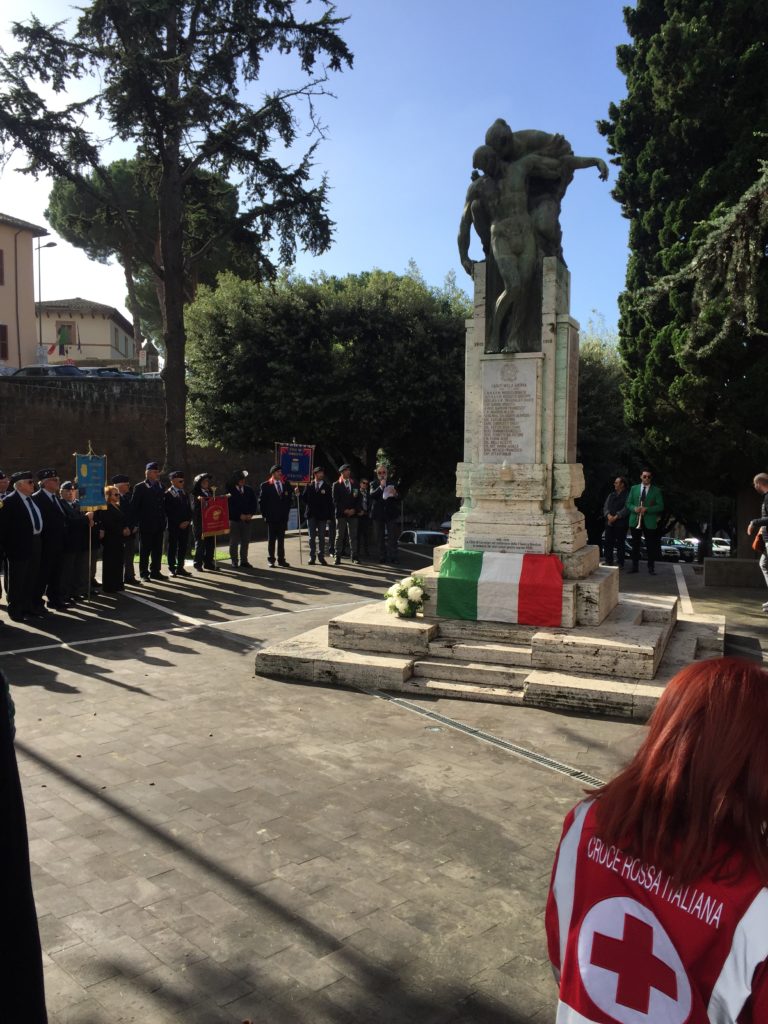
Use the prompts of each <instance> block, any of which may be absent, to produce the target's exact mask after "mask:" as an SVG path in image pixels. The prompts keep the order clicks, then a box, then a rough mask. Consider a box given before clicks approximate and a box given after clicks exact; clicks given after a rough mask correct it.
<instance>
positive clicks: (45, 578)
mask: <svg viewBox="0 0 768 1024" xmlns="http://www.w3.org/2000/svg"><path fill="white" fill-rule="evenodd" d="M37 478H38V480H39V483H40V486H39V488H38V489H37V490H36V491H35V493H34V494H33V495H32V501H34V503H35V504H36V505H37V507H38V509H39V510H40V514H41V515H42V517H43V544H42V551H41V554H40V572H39V575H38V578H37V588H36V592H35V597H34V600H33V607H34V608H36V609H38V610H39V609H40V608H41V607H42V606H43V595H45V597H47V599H48V607H49V608H53V609H55V610H56V611H59V612H65V611H66V610H67V605H66V602H65V601H64V596H63V594H62V592H61V574H62V570H63V565H64V548H65V547H66V540H67V513H66V510H65V508H64V505H63V503H62V501H61V498H59V476H58V474H57V472H56V470H55V469H41V470H40V472H39V473H38V474H37Z"/></svg>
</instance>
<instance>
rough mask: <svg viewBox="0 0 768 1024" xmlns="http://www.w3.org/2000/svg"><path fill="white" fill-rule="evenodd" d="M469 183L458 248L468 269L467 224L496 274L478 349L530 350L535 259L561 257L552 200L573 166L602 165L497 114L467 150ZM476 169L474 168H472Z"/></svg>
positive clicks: (534, 332) (536, 289)
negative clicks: (483, 339) (518, 128)
mask: <svg viewBox="0 0 768 1024" xmlns="http://www.w3.org/2000/svg"><path fill="white" fill-rule="evenodd" d="M472 163H473V167H474V171H473V174H472V183H471V185H470V186H469V189H468V190H467V196H466V200H465V203H464V210H463V212H462V216H461V224H460V226H459V240H458V241H459V255H460V257H461V264H462V266H463V267H464V269H465V270H466V271H467V273H468V274H470V276H471V275H472V274H473V272H474V263H473V261H472V260H471V259H470V258H469V240H470V229H471V227H472V225H473V224H474V227H475V230H476V231H477V234H478V236H479V238H480V241H481V243H482V245H483V251H484V253H485V257H486V260H487V262H488V264H489V265H490V264H493V265H494V266H495V268H496V270H497V271H498V276H499V277H500V282H499V287H498V289H497V291H498V294H497V295H493V296H492V300H493V309H492V315H491V316H490V318H489V328H488V331H487V336H486V343H485V350H486V352H529V351H536V350H537V349H538V348H539V347H540V344H541V340H540V335H541V324H540V319H541V318H540V285H541V263H542V260H543V258H544V257H545V256H556V257H557V258H559V259H560V260H561V261H563V262H564V260H563V250H562V230H561V228H560V204H561V202H562V199H563V196H564V195H565V192H566V189H567V188H568V186H569V185H570V183H571V181H572V180H573V173H574V171H576V170H580V169H582V168H585V167H597V168H598V170H599V172H600V178H601V180H603V181H605V180H606V179H607V177H608V168H607V166H606V164H605V162H604V161H603V160H601V159H600V158H599V157H578V156H575V155H574V153H573V150H572V149H571V146H570V144H569V143H568V142H567V141H566V139H565V138H564V137H563V136H562V135H551V134H549V133H548V132H541V131H536V130H533V129H529V130H525V131H518V132H513V131H512V129H511V128H510V127H509V125H508V124H507V122H506V121H504V120H502V119H501V118H499V119H498V120H496V121H494V123H493V124H492V125H491V127H490V128H489V129H488V131H487V132H486V136H485V145H483V146H480V147H479V148H478V149H476V150H475V153H474V155H473V161H472ZM479 172H482V173H479Z"/></svg>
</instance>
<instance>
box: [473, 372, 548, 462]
mask: <svg viewBox="0 0 768 1024" xmlns="http://www.w3.org/2000/svg"><path fill="white" fill-rule="evenodd" d="M538 368H539V360H536V359H520V358H517V359H516V358H508V359H484V360H483V361H482V377H483V398H482V402H483V416H482V427H481V441H480V461H481V462H491V463H500V462H504V460H505V459H506V460H507V461H508V462H511V463H534V462H536V461H537V458H536V454H537V453H536V426H537V422H536V421H537V409H536V405H537V402H536V398H537V391H538V387H537V383H538Z"/></svg>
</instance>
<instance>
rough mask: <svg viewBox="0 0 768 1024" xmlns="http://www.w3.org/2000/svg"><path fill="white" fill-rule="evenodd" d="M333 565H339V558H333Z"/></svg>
mask: <svg viewBox="0 0 768 1024" xmlns="http://www.w3.org/2000/svg"><path fill="white" fill-rule="evenodd" d="M333 564H334V565H341V559H340V558H334V560H333Z"/></svg>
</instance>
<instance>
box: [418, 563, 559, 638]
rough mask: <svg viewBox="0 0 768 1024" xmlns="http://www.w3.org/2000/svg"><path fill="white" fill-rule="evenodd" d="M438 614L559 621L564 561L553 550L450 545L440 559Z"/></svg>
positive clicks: (537, 622) (550, 623)
mask: <svg viewBox="0 0 768 1024" xmlns="http://www.w3.org/2000/svg"><path fill="white" fill-rule="evenodd" d="M437 614H438V615H442V616H443V617H444V618H447V619H471V620H483V619H486V620H491V621H495V622H517V623H520V624H521V625H526V626H559V625H560V623H561V621H562V617H563V563H562V562H561V561H560V559H559V558H558V557H557V555H505V554H499V553H496V552H494V551H467V550H464V549H463V548H452V549H451V550H449V551H446V553H445V554H444V555H443V558H442V561H441V563H440V575H439V577H438V581H437Z"/></svg>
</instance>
